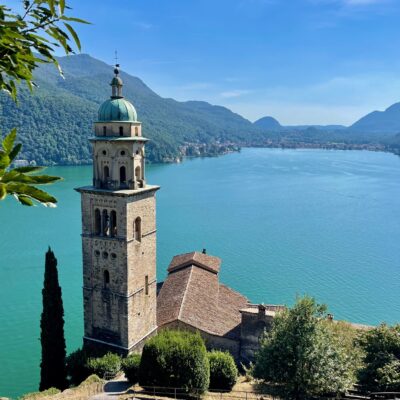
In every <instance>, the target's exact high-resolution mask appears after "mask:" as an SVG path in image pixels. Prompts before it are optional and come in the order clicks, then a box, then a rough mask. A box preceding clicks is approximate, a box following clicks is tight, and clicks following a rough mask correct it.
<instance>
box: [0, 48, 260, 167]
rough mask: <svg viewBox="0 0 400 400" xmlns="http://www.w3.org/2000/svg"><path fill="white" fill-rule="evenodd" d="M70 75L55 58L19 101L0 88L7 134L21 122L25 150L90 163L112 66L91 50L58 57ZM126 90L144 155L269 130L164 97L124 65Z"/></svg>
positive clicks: (168, 155) (38, 156)
mask: <svg viewBox="0 0 400 400" xmlns="http://www.w3.org/2000/svg"><path fill="white" fill-rule="evenodd" d="M59 62H60V64H61V66H62V68H63V71H64V75H65V79H62V78H61V77H60V76H59V75H58V72H57V70H56V69H55V68H54V66H52V65H43V66H41V67H40V68H38V69H37V70H36V71H35V81H36V83H37V84H38V89H36V90H35V91H34V94H33V95H31V94H30V93H29V92H28V91H27V89H25V87H21V91H20V99H19V105H18V106H16V105H15V104H14V103H13V102H12V101H11V99H10V98H9V97H8V96H7V95H6V94H4V93H3V94H0V117H1V128H2V132H3V134H4V133H5V132H7V131H9V130H10V129H11V128H12V127H14V126H16V127H18V132H19V138H20V140H22V143H23V153H22V155H23V157H25V158H27V159H29V160H35V161H36V162H37V163H39V164H81V163H89V162H91V153H90V147H89V143H88V141H87V138H88V137H89V136H91V135H92V125H93V122H94V121H96V119H97V111H98V108H99V105H100V104H101V103H102V102H103V101H104V100H106V99H107V98H109V96H110V94H111V93H110V85H109V82H110V81H111V79H112V76H113V67H112V66H110V65H107V64H105V63H104V62H102V61H99V60H96V59H94V58H92V57H90V56H89V55H85V54H81V55H76V56H69V57H61V58H60V59H59ZM121 77H122V79H123V81H124V86H123V94H124V96H125V97H126V98H127V99H129V100H130V101H131V102H132V103H133V104H134V106H135V108H136V110H137V112H138V118H139V120H140V121H141V122H142V123H143V132H144V135H145V136H146V137H149V138H150V139H152V141H151V142H150V143H149V145H148V146H147V147H148V151H147V157H148V159H149V160H150V161H153V162H164V161H173V160H175V159H177V158H178V157H179V156H180V155H181V154H180V147H181V146H183V145H187V144H188V143H193V145H194V146H195V145H196V144H210V145H211V144H214V143H227V142H235V143H241V144H246V143H251V142H252V141H253V140H255V141H261V140H262V138H263V136H264V135H265V134H264V133H263V131H262V130H260V129H258V128H257V127H255V126H254V125H253V124H252V123H251V122H250V121H248V120H247V119H245V118H243V117H241V116H240V115H238V114H235V113H233V112H232V111H230V110H228V109H227V108H225V107H221V106H213V105H211V104H209V103H206V102H202V101H189V102H178V101H176V100H173V99H166V98H162V97H160V96H159V95H157V94H156V93H155V92H154V91H152V90H151V89H150V88H149V87H148V86H146V85H145V84H144V83H143V82H142V81H141V80H140V79H139V78H136V77H133V76H131V75H129V74H127V73H124V72H121Z"/></svg>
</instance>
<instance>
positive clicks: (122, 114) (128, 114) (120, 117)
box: [97, 98, 137, 122]
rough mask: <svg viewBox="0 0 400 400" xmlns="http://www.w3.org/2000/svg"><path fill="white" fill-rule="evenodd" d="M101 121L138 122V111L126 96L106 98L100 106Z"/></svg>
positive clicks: (99, 117)
mask: <svg viewBox="0 0 400 400" xmlns="http://www.w3.org/2000/svg"><path fill="white" fill-rule="evenodd" d="M97 120H98V121H99V122H114V121H122V122H136V121H137V113H136V110H135V107H133V105H132V103H130V102H129V101H128V100H126V99H124V98H111V99H108V100H106V101H105V102H104V103H103V104H102V105H101V106H100V108H99V113H98V118H97Z"/></svg>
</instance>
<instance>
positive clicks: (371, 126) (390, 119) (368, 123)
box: [349, 103, 400, 133]
mask: <svg viewBox="0 0 400 400" xmlns="http://www.w3.org/2000/svg"><path fill="white" fill-rule="evenodd" d="M349 130H351V131H355V132H365V133H398V132H400V103H395V104H393V105H391V106H390V107H389V108H387V109H386V110H385V111H373V112H371V113H369V114H367V115H366V116H365V117H362V118H361V119H359V120H358V121H357V122H355V123H354V124H353V125H351V126H350V127H349Z"/></svg>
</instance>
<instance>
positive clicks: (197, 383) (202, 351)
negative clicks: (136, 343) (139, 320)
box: [139, 330, 210, 392]
mask: <svg viewBox="0 0 400 400" xmlns="http://www.w3.org/2000/svg"><path fill="white" fill-rule="evenodd" d="M209 382H210V367H209V363H208V358H207V350H206V347H205V345H204V342H203V340H202V338H201V336H200V334H198V333H197V334H194V333H191V332H188V331H176V330H163V331H161V332H160V333H159V334H158V335H157V336H154V337H153V338H151V339H150V340H148V341H147V342H146V344H145V346H144V348H143V353H142V359H141V362H140V367H139V383H140V385H141V386H162V387H176V388H184V389H185V390H186V391H188V392H191V391H193V389H196V390H199V391H200V392H204V391H206V390H207V389H208V385H209Z"/></svg>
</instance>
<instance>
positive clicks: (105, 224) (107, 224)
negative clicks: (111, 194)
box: [102, 210, 110, 236]
mask: <svg viewBox="0 0 400 400" xmlns="http://www.w3.org/2000/svg"><path fill="white" fill-rule="evenodd" d="M102 233H103V236H109V235H110V218H109V217H108V212H107V210H103V232H102Z"/></svg>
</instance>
